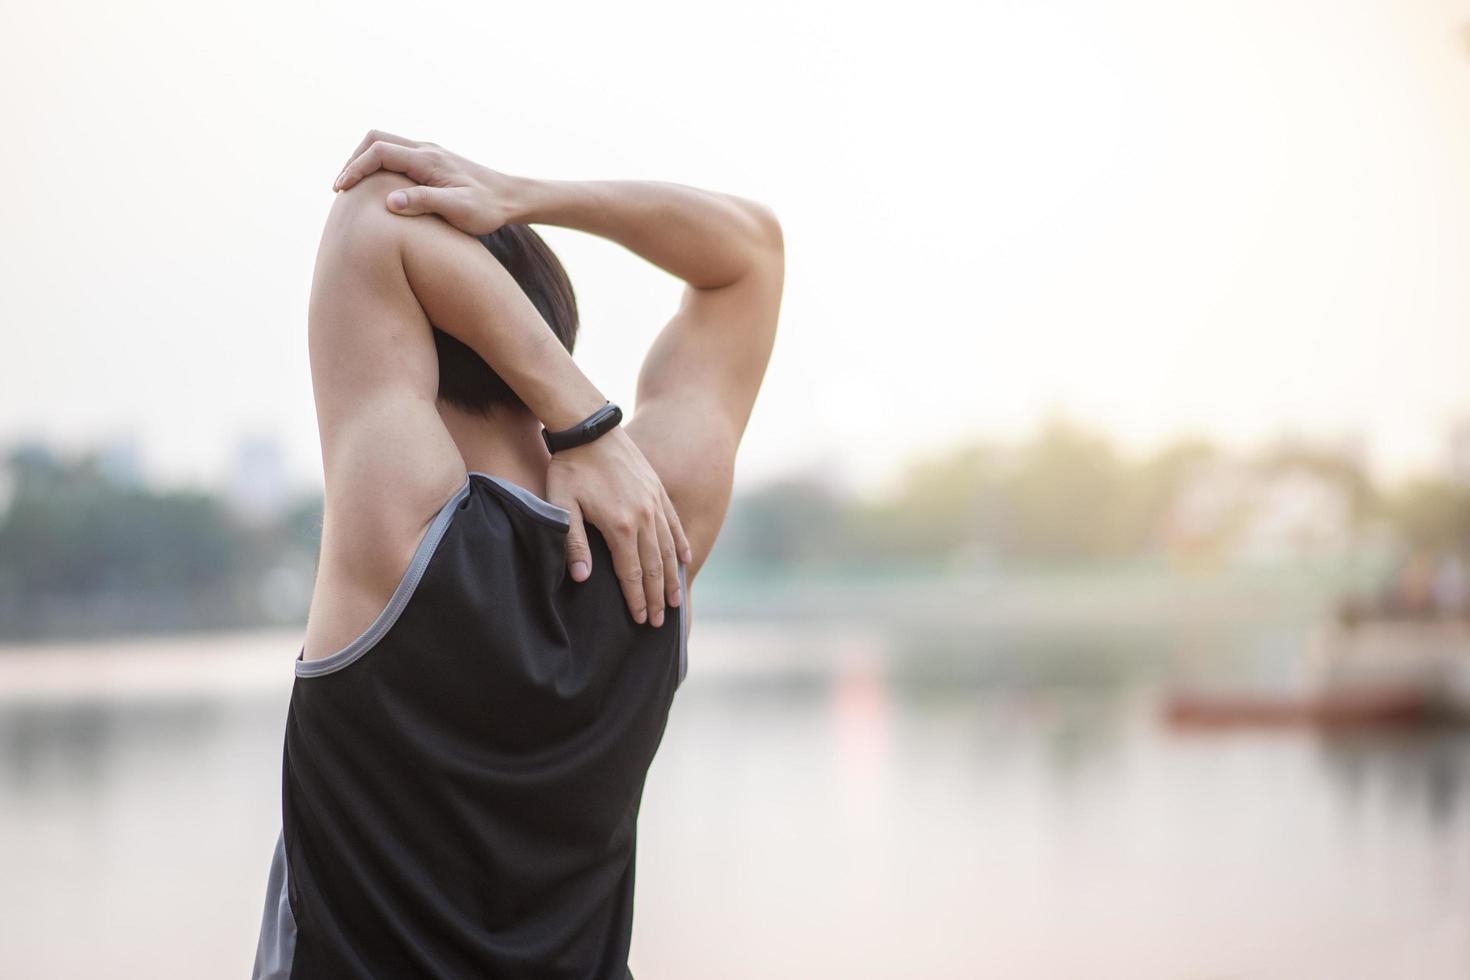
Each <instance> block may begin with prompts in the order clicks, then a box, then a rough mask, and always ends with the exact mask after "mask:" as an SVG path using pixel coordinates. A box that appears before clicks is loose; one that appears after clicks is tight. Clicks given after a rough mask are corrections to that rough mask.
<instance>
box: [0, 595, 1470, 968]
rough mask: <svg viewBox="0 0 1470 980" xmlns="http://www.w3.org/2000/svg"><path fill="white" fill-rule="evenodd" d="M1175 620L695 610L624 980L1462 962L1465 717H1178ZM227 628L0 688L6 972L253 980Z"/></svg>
mask: <svg viewBox="0 0 1470 980" xmlns="http://www.w3.org/2000/svg"><path fill="white" fill-rule="evenodd" d="M1179 640H1180V635H1179V634H1178V633H1177V632H1172V633H1171V632H1170V631H1168V630H1154V631H1147V630H1130V631H1125V632H1123V633H1121V634H1115V635H1109V636H1103V637H1095V636H1071V637H1061V636H1051V637H1049V636H1047V634H1046V633H1045V631H1044V630H1038V631H1031V632H1029V633H1024V632H1021V631H1017V632H1010V633H1008V632H1006V631H1000V630H995V631H975V630H968V631H965V632H964V633H963V634H954V635H947V636H927V637H925V636H919V637H914V636H906V637H905V638H902V639H900V638H897V637H894V636H892V635H889V634H887V633H885V632H883V631H881V630H877V631H875V630H866V629H861V628H855V627H851V628H850V627H842V626H833V625H831V624H825V625H822V624H809V625H804V626H802V625H797V626H793V625H792V624H783V625H781V626H780V627H779V628H776V627H771V626H765V625H761V624H746V625H743V626H735V625H728V624H719V623H715V622H713V621H711V622H706V623H703V624H701V635H700V637H699V642H698V645H697V649H698V651H699V654H700V657H699V660H698V661H697V662H696V663H695V664H694V665H693V667H692V669H691V673H690V678H689V681H688V682H687V683H686V684H685V686H684V688H683V689H682V690H681V691H680V694H679V698H678V700H677V701H676V704H675V709H674V712H673V716H672V718H671V722H670V727H669V730H668V734H667V735H666V738H665V741H664V745H663V748H662V750H661V752H660V756H659V758H658V760H657V761H656V762H655V765H654V770H653V772H652V773H651V776H650V782H649V788H648V794H647V797H646V800H645V804H644V809H643V816H642V824H641V826H642V830H643V838H642V840H641V842H640V865H639V876H638V882H639V886H638V887H639V897H638V901H639V913H638V916H639V917H638V926H637V933H636V936H635V946H634V966H635V972H636V973H637V974H638V975H639V976H640V978H642V980H650V978H651V980H657V978H660V977H690V976H698V977H701V978H710V980H719V978H723V977H731V978H734V977H750V976H775V977H786V976H802V977H812V978H824V977H843V978H850V977H857V978H863V977H874V978H877V977H893V976H915V977H975V976H981V977H989V976H995V977H1006V978H1012V977H1072V976H1128V977H1161V978H1162V977H1179V976H1206V975H1228V974H1230V973H1231V972H1232V971H1233V972H1234V973H1238V974H1249V975H1253V976H1272V977H1274V976H1281V977H1305V976H1333V977H1350V976H1364V977H1367V976H1375V977H1377V976H1415V977H1426V978H1437V977H1451V976H1463V975H1465V974H1466V972H1467V971H1470V857H1467V855H1470V807H1467V804H1466V793H1467V786H1470V735H1467V734H1466V733H1462V732H1457V731H1448V730H1447V731H1438V732H1434V731H1431V732H1413V733H1406V732H1379V733H1372V734H1361V735H1353V736H1346V735H1343V736H1334V737H1331V738H1326V737H1318V736H1315V735H1311V734H1308V733H1304V732H1295V733H1293V732H1273V733H1265V734H1252V733H1229V734H1223V735H1219V734H1216V735H1190V736H1183V737H1181V736H1177V735H1172V734H1170V733H1168V732H1167V731H1166V730H1165V729H1164V728H1163V726H1162V725H1161V724H1160V716H1159V711H1158V702H1157V698H1156V697H1155V685H1156V684H1157V682H1158V679H1159V677H1160V676H1161V672H1162V670H1163V665H1164V664H1165V663H1167V662H1169V661H1170V660H1171V657H1172V656H1174V654H1172V653H1171V644H1173V643H1177V642H1178V641H1179ZM931 641H932V642H931ZM926 644H928V645H926ZM228 647H229V651H228V652H227V653H221V654H219V655H218V656H217V657H216V658H215V659H214V660H213V661H212V662H211V663H210V665H209V669H208V672H207V676H206V678H205V680H202V681H199V682H198V683H195V682H194V681H190V683H188V684H184V685H181V686H179V687H177V688H176V689H172V690H163V691H154V692H153V693H151V694H150V693H148V692H147V691H146V690H137V689H134V690H131V691H130V692H129V693H126V694H119V695H117V696H111V695H109V694H107V693H106V689H105V688H92V689H89V690H88V691H87V692H86V693H85V694H84V695H82V696H79V697H76V698H66V697H58V696H57V693H56V688H55V687H54V686H53V687H48V688H46V694H45V696H44V697H39V696H38V697H28V696H27V695H26V694H25V692H24V691H23V690H19V689H16V688H12V689H10V690H6V689H5V688H4V686H3V685H0V930H3V931H0V975H3V976H6V977H9V976H17V977H31V976H38V977H39V976H45V977H57V978H66V977H89V978H90V977H95V976H100V975H107V976H124V977H129V976H138V977H145V976H146V977H150V978H152V977H158V978H170V977H181V978H182V977H191V978H193V977H201V976H228V975H235V976H240V975H244V974H245V972H246V970H247V968H248V963H249V957H250V954H251V950H252V943H253V939H254V930H255V927H256V923H257V921H258V914H259V908H258V905H259V900H260V896H261V891H260V889H261V888H262V887H263V884H264V875H265V861H266V858H267V857H268V855H269V851H270V847H271V844H272V843H273V840H274V835H275V831H276V828H277V825H278V823H277V822H278V819H279V818H278V812H279V811H278V806H279V775H280V774H279V760H280V739H281V725H282V722H283V720H284V707H285V697H286V696H287V693H288V690H289V683H290V667H289V649H290V648H289V647H288V646H283V645H282V644H281V643H280V642H279V638H276V637H270V638H259V639H255V640H252V639H251V638H249V637H235V638H232V639H231V641H230V643H229V644H228ZM1242 649H1245V650H1247V651H1249V650H1250V649H1252V647H1251V646H1250V645H1249V644H1245V645H1244V646H1243V647H1242ZM186 653H187V656H188V657H189V658H191V659H193V660H197V659H198V652H197V650H194V649H190V650H189V651H187V652H186ZM122 655H124V656H130V655H131V654H127V653H126V652H124V653H123V654H122ZM1246 655H1248V656H1249V655H1252V654H1249V653H1247V654H1246ZM184 662H186V661H185V659H184V655H183V654H181V657H180V660H179V663H180V664H182V663H184ZM259 665H264V666H259ZM258 667H259V669H258ZM171 676H177V675H176V674H171ZM210 678H213V680H210ZM242 678H246V680H242ZM261 678H266V679H265V680H261ZM1410 949H1412V950H1414V951H1415V952H1414V957H1415V959H1414V960H1413V963H1414V970H1413V972H1410V973H1404V972H1402V970H1401V967H1402V964H1403V963H1404V962H1406V961H1405V960H1404V958H1403V957H1404V956H1405V955H1406V954H1405V952H1404V951H1405V950H1410Z"/></svg>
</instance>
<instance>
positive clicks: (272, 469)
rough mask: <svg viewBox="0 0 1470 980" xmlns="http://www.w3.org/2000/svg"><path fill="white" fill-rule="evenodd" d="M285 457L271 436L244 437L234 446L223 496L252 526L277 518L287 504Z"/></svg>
mask: <svg viewBox="0 0 1470 980" xmlns="http://www.w3.org/2000/svg"><path fill="white" fill-rule="evenodd" d="M290 495H291V494H290V482H289V479H288V477H287V473H286V454H285V450H284V449H283V448H282V447H281V443H280V441H279V440H277V439H276V438H274V437H273V436H247V437H244V438H242V439H241V440H240V442H239V444H238V445H237V446H236V447H235V457H234V460H233V463H232V465H231V467H230V478H229V482H228V483H227V484H226V486H225V491H224V496H225V499H226V501H228V503H229V506H230V509H231V510H232V511H234V512H235V513H236V514H237V515H238V516H239V517H241V518H242V519H244V520H246V521H249V522H251V523H264V522H268V521H272V520H275V519H276V518H278V517H280V516H281V514H282V513H283V512H284V511H285V509H286V507H287V505H288V504H289V503H290Z"/></svg>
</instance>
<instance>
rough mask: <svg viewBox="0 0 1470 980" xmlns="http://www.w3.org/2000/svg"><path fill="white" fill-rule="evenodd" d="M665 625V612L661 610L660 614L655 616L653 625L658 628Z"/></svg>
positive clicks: (657, 613)
mask: <svg viewBox="0 0 1470 980" xmlns="http://www.w3.org/2000/svg"><path fill="white" fill-rule="evenodd" d="M663 624H664V611H663V610H662V609H660V610H659V611H658V612H656V613H654V614H653V625H654V626H656V627H657V626H662V625H663Z"/></svg>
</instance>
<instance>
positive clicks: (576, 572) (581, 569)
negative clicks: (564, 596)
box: [572, 561, 588, 582]
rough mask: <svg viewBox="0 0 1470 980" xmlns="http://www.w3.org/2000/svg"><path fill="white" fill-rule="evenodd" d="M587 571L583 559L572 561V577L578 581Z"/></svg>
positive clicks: (584, 576)
mask: <svg viewBox="0 0 1470 980" xmlns="http://www.w3.org/2000/svg"><path fill="white" fill-rule="evenodd" d="M587 572H588V568H587V563H586V562H585V561H574V562H572V578H574V579H576V580H577V581H578V582H580V581H582V580H583V579H585V578H586V577H587Z"/></svg>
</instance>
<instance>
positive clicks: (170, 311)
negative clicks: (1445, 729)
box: [0, 0, 1470, 487]
mask: <svg viewBox="0 0 1470 980" xmlns="http://www.w3.org/2000/svg"><path fill="white" fill-rule="evenodd" d="M0 2H3V4H4V7H3V9H4V17H3V20H4V24H5V30H4V32H3V33H4V38H5V39H4V40H3V41H0V45H3V56H0V82H3V84H4V91H5V96H4V98H3V101H0V125H3V127H4V129H3V136H0V140H3V144H0V145H3V147H4V150H3V152H0V187H3V189H4V196H5V200H4V205H3V208H0V229H3V231H0V270H3V272H0V274H3V277H4V279H3V289H0V323H3V329H4V349H3V357H0V440H9V439H13V438H18V437H41V438H46V439H52V440H57V441H60V442H62V443H64V444H66V445H71V446H81V445H85V444H88V443H91V442H96V441H98V440H106V439H112V438H117V437H124V436H129V435H134V436H136V437H137V438H138V439H139V440H140V441H141V445H142V447H143V451H144V455H145V458H146V461H147V463H148V466H149V468H150V470H152V471H153V472H154V473H155V474H157V475H158V476H160V477H162V478H165V479H170V480H200V481H215V480H219V479H221V478H222V477H223V475H224V474H225V473H226V472H228V469H229V461H230V459H231V458H232V456H233V454H234V453H235V450H236V446H237V444H238V443H239V441H240V439H241V438H242V437H245V436H252V435H253V436H266V437H276V438H279V439H280V440H281V442H282V443H283V445H284V446H285V447H286V449H287V452H288V458H289V460H290V466H291V469H292V472H293V474H294V476H295V478H296V479H298V480H299V481H301V482H302V483H303V484H304V485H306V484H310V483H311V482H313V481H315V480H317V479H319V463H318V459H317V455H316V435H315V429H314V417H313V412H312V403H311V393H310V386H309V377H308V371H307V361H306V346H305V309H306V299H307V293H308V289H309V285H310V274H311V267H312V258H313V254H314V252H315V248H316V242H317V237H318V234H319V231H320V227H321V222H322V219H323V217H324V216H325V213H326V210H327V208H328V207H329V205H330V202H331V196H332V195H331V192H330V184H331V181H332V179H333V178H334V177H335V176H336V174H337V171H338V169H339V168H340V167H341V165H342V163H343V162H344V160H345V157H346V154H347V153H348V151H349V150H350V149H351V148H352V147H353V145H354V144H355V143H356V142H357V140H358V139H359V138H360V137H361V135H362V133H363V132H364V131H365V130H367V129H368V128H370V127H374V126H376V127H379V128H383V129H388V130H391V131H395V132H400V133H403V134H405V135H408V136H412V137H416V138H422V139H432V140H434V141H436V142H439V143H442V144H444V145H446V146H448V147H451V148H453V149H456V150H458V151H460V152H462V153H464V154H466V155H468V156H470V157H472V158H474V159H478V160H480V161H482V162H484V163H487V164H489V165H491V166H493V167H496V168H498V169H502V170H506V171H509V172H513V173H526V174H533V175H542V176H554V177H648V178H658V179H665V180H675V181H681V182H685V183H691V184H696V185H701V186H708V187H712V188H716V189H721V190H730V191H734V192H736V193H740V194H744V195H746V196H750V197H754V198H757V199H760V200H763V201H765V202H767V203H769V204H771V205H772V206H773V207H774V208H775V209H776V211H777V212H778V214H779V215H780V216H781V218H782V219H783V224H784V227H785V230H786V241H787V288H786V300H785V304H784V307H783V312H782V318H781V332H780V337H779V339H778V342H777V348H776V353H775V358H774V360H773V362H772V365H771V369H770V373H769V375H768V381H767V385H766V388H765V391H764V393H763V394H762V397H761V400H760V403H759V404H758V406H757V409H756V413H755V417H754V419H753V421H752V424H751V428H750V431H749V433H748V436H747V443H746V445H747V448H746V450H745V452H744V454H743V457H742V462H741V469H740V479H741V481H742V482H744V483H747V484H748V483H751V482H756V481H759V480H763V479H767V478H769V477H770V476H772V475H773V474H777V473H781V472H785V471H788V470H792V469H798V470H810V469H811V468H813V467H824V468H830V469H832V470H833V471H834V472H836V473H838V474H839V475H840V476H841V477H842V478H843V479H846V480H852V481H856V482H858V483H859V484H862V485H865V486H869V487H874V486H878V485H880V484H881V481H882V479H883V478H884V476H885V475H886V474H889V473H892V472H894V471H896V469H897V465H896V464H897V461H900V460H902V459H905V458H908V457H909V456H911V455H913V454H915V453H917V452H921V451H927V450H932V449H934V448H937V447H942V446H945V445H948V444H953V443H957V442H959V441H961V440H964V439H968V438H973V437H975V436H979V435H985V436H995V437H1001V438H1013V437H1018V436H1022V435H1024V434H1025V433H1027V432H1028V431H1030V430H1031V429H1032V428H1033V427H1034V426H1035V425H1036V424H1037V423H1038V421H1039V420H1041V419H1042V418H1044V417H1046V416H1047V415H1048V413H1052V412H1057V411H1061V412H1065V413H1068V414H1070V415H1072V416H1074V417H1076V418H1078V419H1081V420H1084V421H1087V422H1089V423H1092V424H1094V425H1097V426H1099V427H1102V428H1105V429H1107V430H1108V431H1110V432H1112V433H1113V434H1115V435H1116V436H1117V437H1118V438H1119V439H1120V440H1121V441H1123V442H1124V443H1125V444H1127V445H1129V446H1132V447H1136V448H1139V449H1146V448H1148V447H1151V446H1154V445H1157V444H1158V443H1159V442H1160V441H1162V440H1164V439H1167V438H1169V437H1171V436H1174V435H1176V434H1180V433H1202V434H1207V435H1212V436H1214V437H1216V438H1220V439H1222V440H1225V441H1228V442H1233V443H1238V444H1247V443H1250V442H1253V441H1257V440H1261V439H1266V438H1270V437H1272V436H1274V435H1276V434H1279V433H1282V432H1296V433H1300V434H1306V435H1317V436H1324V437H1336V436H1341V435H1344V434H1351V433H1355V432H1356V433H1361V434H1362V435H1363V436H1364V437H1366V438H1367V440H1368V442H1369V445H1370V447H1371V450H1372V454H1373V456H1372V458H1373V461H1374V462H1375V464H1376V465H1378V466H1380V467H1382V468H1383V469H1385V470H1387V471H1388V472H1390V473H1402V472H1404V471H1407V470H1409V469H1411V468H1416V467H1424V466H1429V465H1432V464H1434V463H1437V462H1438V460H1439V454H1440V453H1441V451H1442V446H1443V442H1444V439H1445V435H1446V431H1447V428H1448V426H1449V425H1450V424H1451V423H1452V421H1454V420H1455V419H1457V418H1465V417H1470V388H1467V383H1466V382H1467V367H1470V343H1467V332H1470V277H1467V276H1466V270H1467V269H1470V132H1467V130H1470V32H1467V24H1470V9H1467V5H1466V4H1464V3H1446V2H1434V0H1375V2H1364V0H1232V2H1229V3H1201V2H1179V0H1120V2H1112V3H1106V2H1100V0H1053V2H999V0H989V2H978V3H968V2H967V3H951V4H939V3H926V2H907V3H902V4H883V5H866V4H860V3H851V2H847V3H833V4H806V3H795V2H789V0H787V2H778V3H760V2H756V3H749V2H742V3H738V4H735V3H728V4H722V5H715V4H698V3H689V2H687V0H686V2H679V3H672V2H671V3H667V4H634V3H617V4H610V3H599V4H588V5H585V6H582V7H580V8H574V7H569V6H565V5H559V4H540V3H520V4H516V5H513V6H511V5H505V4H498V3H489V2H476V3H466V4H456V3H443V4H437V5H433V6H429V7H424V6H419V5H414V6H409V5H399V4H381V3H374V2H363V3H358V4H354V5H352V6H339V7H335V8H329V7H327V6H325V5H322V6H318V5H315V4H309V3H299V2H298V3H291V4H286V5H276V4H271V3H254V2H252V3H248V4H231V5H222V4H213V3H149V2H135V0H130V2H128V3H122V4H118V3H107V4H103V3H94V4H78V3H68V2H59V3H58V2H47V3H29V4H22V3H20V2H18V0H0ZM548 238H549V240H550V241H551V242H552V244H553V246H554V247H555V248H556V249H557V250H558V252H559V253H560V254H561V255H562V257H563V259H564V261H565V262H566V264H567V266H568V268H569V270H570V272H571V274H572V278H573V281H574V283H575V285H576V287H577V289H578V293H579V297H580V299H581V302H582V312H583V324H584V326H583V332H582V339H581V341H580V344H579V351H578V355H579V360H580V361H581V363H582V365H583V367H584V369H585V370H586V371H587V372H588V374H589V375H590V376H591V377H592V378H593V379H594V381H596V382H597V383H598V384H600V385H601V386H602V387H603V389H604V390H605V391H606V392H608V393H609V395H610V396H611V397H612V398H613V399H614V400H619V401H622V402H624V404H625V405H626V404H630V403H631V401H632V395H633V391H632V389H633V380H634V376H635V372H636V368H637V365H638V362H639V359H640V357H641V355H642V352H643V350H644V348H645V346H646V344H647V342H648V341H649V340H650V338H651V337H652V335H653V333H654V332H655V330H656V329H657V328H658V326H659V325H660V324H661V323H662V321H663V319H664V318H666V317H667V316H668V315H669V313H671V312H672V310H673V308H674V304H675V302H676V300H677V295H678V286H677V284H676V283H675V282H674V281H673V280H672V279H670V278H669V277H667V276H665V275H664V274H663V273H660V272H658V271H656V270H654V269H652V268H651V267H649V266H646V265H644V264H643V263H642V262H641V261H640V260H637V259H635V258H633V257H632V256H630V255H628V254H626V253H623V252H621V251H620V250H619V249H617V248H616V247H614V246H611V245H608V244H606V243H603V242H599V241H597V240H594V239H590V238H587V237H585V236H581V235H579V234H577V233H574V232H567V231H561V230H552V231H550V232H548Z"/></svg>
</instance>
